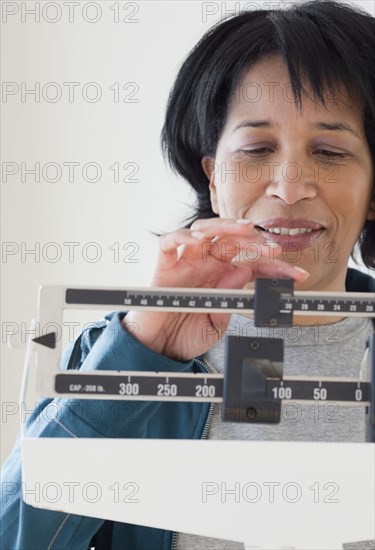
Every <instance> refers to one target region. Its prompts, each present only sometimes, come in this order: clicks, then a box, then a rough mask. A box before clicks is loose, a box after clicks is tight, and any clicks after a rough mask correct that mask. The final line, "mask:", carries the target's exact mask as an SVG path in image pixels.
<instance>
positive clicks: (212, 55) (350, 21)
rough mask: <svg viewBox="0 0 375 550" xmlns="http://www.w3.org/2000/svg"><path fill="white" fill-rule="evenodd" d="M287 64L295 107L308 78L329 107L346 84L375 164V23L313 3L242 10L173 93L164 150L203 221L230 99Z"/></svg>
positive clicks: (365, 247) (323, 0)
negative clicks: (264, 63) (256, 71)
mask: <svg viewBox="0 0 375 550" xmlns="http://www.w3.org/2000/svg"><path fill="white" fill-rule="evenodd" d="M270 54H279V55H281V56H282V57H283V59H284V60H285V62H286V64H287V66H288V70H289V74H290V78H291V84H292V89H293V93H294V98H295V101H296V104H297V105H298V106H301V91H302V92H303V91H305V90H304V88H303V85H302V80H304V79H305V78H306V80H307V81H308V83H309V84H310V86H311V89H312V91H313V94H314V98H318V100H319V101H321V102H322V104H323V105H325V97H324V93H325V91H326V90H329V92H330V95H331V94H332V95H333V96H334V95H335V91H336V90H337V85H344V86H345V88H346V89H347V92H348V94H349V96H350V97H351V98H354V99H357V100H358V99H359V102H360V106H361V107H362V111H363V114H364V121H365V132H366V137H367V140H368V143H369V146H370V151H371V156H372V160H373V163H374V164H375V18H374V17H372V16H371V15H370V14H368V13H367V12H365V11H362V10H361V9H359V8H357V7H356V8H353V6H351V5H349V4H345V3H341V2H340V3H339V2H336V1H334V0H309V1H307V2H303V3H299V4H294V5H292V6H291V7H289V8H287V9H277V10H256V11H241V12H239V13H238V14H237V15H234V16H231V17H228V18H226V19H225V20H224V21H219V22H217V23H216V24H215V25H214V26H213V27H211V28H210V29H209V30H208V32H207V33H206V34H205V35H204V36H203V37H202V38H201V39H200V40H199V42H198V43H197V44H196V45H195V47H194V48H193V49H192V51H191V52H190V53H189V54H188V56H187V57H186V59H185V60H184V62H183V64H182V66H181V68H180V70H179V72H178V74H177V77H176V80H175V83H174V85H173V87H172V89H171V92H170V95H169V98H168V103H167V109H166V115H165V121H164V126H163V129H162V132H161V147H162V152H163V156H164V158H165V157H167V160H168V162H169V165H170V166H171V168H172V171H173V172H175V173H177V174H179V175H180V176H182V177H183V178H184V179H185V180H187V181H188V183H189V184H190V185H191V187H192V188H193V189H194V191H195V193H196V196H197V204H196V208H195V213H194V215H193V216H191V217H190V218H188V219H186V220H185V223H186V222H188V223H187V225H185V227H190V226H191V224H192V223H193V221H194V220H196V219H198V218H208V217H214V216H216V214H215V213H214V212H213V211H212V208H211V201H210V192H209V187H208V183H209V182H208V178H207V176H206V174H205V173H204V171H203V168H202V165H201V159H202V157H203V156H206V155H207V156H211V157H215V155H216V148H217V144H218V141H219V138H220V135H221V132H222V130H223V128H224V126H225V122H226V118H227V115H228V105H229V100H230V98H231V96H232V94H233V93H234V91H235V90H236V88H237V85H238V83H239V82H240V81H241V78H242V76H243V74H244V73H245V71H246V70H248V69H249V67H251V65H253V64H254V63H256V62H257V61H259V60H260V59H261V58H262V57H265V56H267V55H270ZM359 246H360V252H361V256H362V260H363V262H364V263H365V265H367V266H368V267H372V268H374V267H375V221H372V222H369V221H366V223H365V226H364V228H363V230H362V232H361V235H360V237H359Z"/></svg>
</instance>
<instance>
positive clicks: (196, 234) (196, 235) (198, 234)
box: [191, 231, 207, 241]
mask: <svg viewBox="0 0 375 550" xmlns="http://www.w3.org/2000/svg"><path fill="white" fill-rule="evenodd" d="M191 236H192V237H194V239H199V240H200V241H201V240H202V239H205V238H206V237H207V235H205V234H204V233H202V232H201V231H192V232H191Z"/></svg>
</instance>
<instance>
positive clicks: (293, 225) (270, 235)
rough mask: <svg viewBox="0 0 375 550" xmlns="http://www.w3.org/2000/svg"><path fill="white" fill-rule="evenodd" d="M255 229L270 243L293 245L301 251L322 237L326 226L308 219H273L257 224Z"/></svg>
mask: <svg viewBox="0 0 375 550" xmlns="http://www.w3.org/2000/svg"><path fill="white" fill-rule="evenodd" d="M255 229H256V230H257V231H258V232H259V233H260V234H261V235H262V236H263V237H265V238H266V239H267V240H268V241H271V242H275V243H277V244H280V245H286V244H288V243H293V244H294V246H295V245H298V248H299V249H300V250H302V249H304V248H308V247H310V246H311V245H312V243H313V242H314V241H315V240H316V239H317V238H319V237H320V235H321V234H322V233H323V231H324V230H325V228H324V226H323V225H322V224H320V223H318V222H316V221H313V220H308V219H290V218H273V219H268V220H264V221H260V222H257V223H256V224H255Z"/></svg>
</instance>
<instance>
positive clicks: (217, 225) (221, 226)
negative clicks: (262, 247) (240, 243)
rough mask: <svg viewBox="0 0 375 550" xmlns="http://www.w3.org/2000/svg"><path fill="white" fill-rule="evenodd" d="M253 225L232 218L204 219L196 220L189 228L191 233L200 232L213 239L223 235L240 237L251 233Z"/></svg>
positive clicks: (249, 222)
mask: <svg viewBox="0 0 375 550" xmlns="http://www.w3.org/2000/svg"><path fill="white" fill-rule="evenodd" d="M253 228H254V224H253V222H252V221H251V220H245V219H238V220H236V219H232V218H206V219H201V220H196V221H195V222H194V223H193V224H192V225H191V226H190V229H191V230H192V231H201V232H202V233H205V234H206V235H210V236H212V237H214V236H215V235H223V234H224V233H239V234H241V235H244V234H245V235H246V234H249V232H252V231H253Z"/></svg>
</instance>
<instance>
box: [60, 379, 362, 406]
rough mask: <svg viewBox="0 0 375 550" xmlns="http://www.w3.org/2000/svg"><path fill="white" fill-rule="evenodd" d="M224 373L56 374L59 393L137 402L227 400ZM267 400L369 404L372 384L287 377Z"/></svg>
mask: <svg viewBox="0 0 375 550" xmlns="http://www.w3.org/2000/svg"><path fill="white" fill-rule="evenodd" d="M223 379H224V376H223V375H222V374H193V373H191V374H181V373H174V374H169V373H168V374H166V373H162V372H160V373H140V372H135V371H129V372H128V371H127V372H126V374H125V373H121V374H118V373H116V375H111V374H109V373H106V374H102V375H97V374H92V373H88V374H82V373H80V372H79V371H76V372H74V371H72V372H71V373H70V374H58V375H56V381H55V389H56V392H57V393H64V394H71V395H72V396H73V395H74V396H76V397H78V396H79V397H82V396H83V395H88V394H89V395H96V396H97V397H98V398H100V397H101V396H103V395H113V396H114V398H118V397H125V398H126V399H127V400H133V401H200V402H215V403H221V402H222V401H223ZM266 383H267V386H266V392H265V397H264V399H265V400H267V399H269V400H273V399H282V400H285V401H293V402H294V401H312V402H317V401H321V402H327V401H335V402H341V404H342V405H345V404H346V405H353V404H359V405H362V406H364V405H369V391H370V384H369V383H368V382H360V381H358V380H356V379H349V378H348V379H347V380H345V379H344V380H343V379H340V381H339V382H338V381H337V380H335V378H316V379H312V378H309V379H307V380H306V379H305V378H302V377H293V378H292V377H284V378H283V379H282V380H279V379H272V378H267V379H266Z"/></svg>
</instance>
